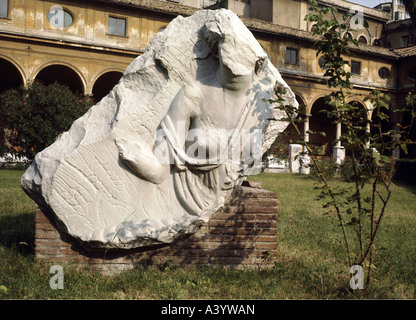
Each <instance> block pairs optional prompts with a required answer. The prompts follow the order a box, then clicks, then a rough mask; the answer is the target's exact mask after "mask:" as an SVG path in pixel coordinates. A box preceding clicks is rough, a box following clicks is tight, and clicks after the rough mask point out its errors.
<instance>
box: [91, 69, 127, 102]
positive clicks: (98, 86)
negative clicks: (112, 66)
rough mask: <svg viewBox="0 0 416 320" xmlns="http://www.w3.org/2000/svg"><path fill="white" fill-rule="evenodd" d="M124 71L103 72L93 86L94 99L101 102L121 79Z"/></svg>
mask: <svg viewBox="0 0 416 320" xmlns="http://www.w3.org/2000/svg"><path fill="white" fill-rule="evenodd" d="M122 75H123V73H122V72H119V71H110V72H107V73H104V74H102V75H101V76H100V77H99V78H98V79H97V80H96V81H95V83H94V87H93V88H92V94H93V99H94V101H95V102H99V101H100V100H101V99H102V98H104V97H105V96H106V95H107V94H108V93H109V92H110V91H111V89H113V88H114V86H115V85H116V84H117V83H118V82H119V81H120V78H121V77H122Z"/></svg>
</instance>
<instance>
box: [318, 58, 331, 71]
mask: <svg viewBox="0 0 416 320" xmlns="http://www.w3.org/2000/svg"><path fill="white" fill-rule="evenodd" d="M325 63H326V60H325V58H324V57H320V58H319V60H318V64H319V66H320V67H321V69H322V70H327V69H328V68H329V67H328V66H327V65H326V64H325Z"/></svg>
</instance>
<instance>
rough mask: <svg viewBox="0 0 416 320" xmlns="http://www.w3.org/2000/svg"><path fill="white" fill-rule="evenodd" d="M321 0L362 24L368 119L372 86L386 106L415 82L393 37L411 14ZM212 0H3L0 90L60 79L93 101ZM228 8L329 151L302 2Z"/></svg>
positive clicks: (242, 2) (319, 78)
mask: <svg viewBox="0 0 416 320" xmlns="http://www.w3.org/2000/svg"><path fill="white" fill-rule="evenodd" d="M318 2H319V3H320V4H321V5H333V6H335V7H336V8H337V9H338V16H336V18H337V19H340V18H341V15H342V14H343V13H345V12H354V13H357V14H362V16H363V17H364V19H365V20H366V21H367V22H368V27H362V28H356V29H355V30H353V31H352V35H353V37H354V38H355V39H357V40H358V41H359V42H360V45H359V47H356V48H352V49H351V51H352V53H353V56H351V57H347V59H349V60H350V61H351V64H352V65H353V70H351V71H352V72H353V76H352V83H353V85H354V89H353V93H354V94H355V98H354V100H356V101H357V102H358V103H359V104H360V105H361V106H362V107H363V112H364V113H365V115H366V117H368V118H369V119H371V116H372V111H371V110H372V106H371V105H369V103H368V102H365V101H364V97H365V96H366V95H367V94H368V93H369V92H371V90H373V89H378V90H380V91H382V92H385V93H389V94H390V95H391V96H392V105H400V104H403V101H404V98H405V96H406V94H407V92H408V91H409V90H412V89H414V87H415V79H416V59H415V54H416V51H415V49H414V47H412V46H409V43H405V42H404V40H403V41H402V42H400V41H397V37H404V36H406V35H408V34H409V30H410V28H409V20H406V19H405V20H398V21H396V20H395V18H397V17H398V18H405V17H404V16H403V15H398V14H396V13H395V12H397V11H398V9H397V8H392V7H390V11H388V10H386V9H385V8H384V9H383V8H382V7H380V8H379V9H374V8H367V7H360V6H356V5H353V4H352V3H350V2H347V1H341V0H320V1H318ZM217 6H218V3H217V1H210V0H175V1H169V0H153V1H150V0H91V1H76V0H75V1H63V0H56V1H43V0H0V70H1V73H2V75H3V76H2V77H1V78H0V91H3V90H5V89H8V88H10V87H15V86H19V85H28V84H30V83H31V82H32V81H34V80H40V81H43V82H44V83H51V82H54V81H58V82H62V83H65V84H67V85H68V86H69V87H70V88H71V89H72V90H74V91H78V92H80V93H83V94H86V95H91V96H92V97H93V98H94V99H95V100H96V101H98V100H100V99H101V98H102V97H103V96H105V95H106V94H107V93H108V92H109V90H110V89H111V88H112V87H113V86H114V85H115V84H116V83H117V82H118V80H119V79H120V77H121V76H122V73H123V71H124V70H125V68H126V67H127V66H128V65H129V63H130V62H131V61H133V59H134V58H136V57H137V56H138V55H140V54H141V53H142V52H143V51H144V49H145V48H146V45H147V44H148V43H149V41H150V40H151V39H152V38H153V36H154V35H155V34H156V33H157V32H158V31H159V30H160V29H162V28H163V27H164V26H166V25H167V24H168V23H169V21H171V20H172V19H173V18H175V17H176V16H178V15H182V16H189V15H191V14H192V13H193V12H195V11H196V10H199V9H201V8H216V7H217ZM228 8H229V9H230V10H232V11H234V12H235V13H237V14H238V15H240V17H241V19H242V20H243V22H244V23H245V24H246V25H247V27H248V28H249V29H250V30H251V31H252V32H253V34H254V35H255V37H256V38H257V39H258V41H259V42H260V44H261V45H262V46H263V48H264V49H265V50H266V51H267V52H268V54H269V56H270V59H271V61H272V62H273V64H274V65H275V66H276V67H277V69H278V70H279V71H280V72H281V74H282V76H283V78H284V79H285V80H286V82H287V83H288V84H289V86H290V87H291V88H292V89H293V91H294V92H295V93H296V96H297V99H298V101H299V102H300V103H301V104H302V105H304V106H305V114H306V120H307V121H306V123H305V124H304V126H303V128H302V130H304V134H305V136H306V137H307V131H308V129H309V130H312V131H325V132H326V133H327V136H326V137H320V138H317V137H310V141H311V142H312V143H316V144H321V145H322V144H323V145H327V146H328V148H327V154H328V155H331V154H332V153H333V150H332V142H333V141H334V140H335V139H336V138H337V137H338V136H339V135H340V132H341V130H342V128H340V127H338V128H337V127H336V126H334V125H333V124H331V123H330V121H329V120H328V119H325V118H323V117H322V115H321V113H319V110H321V109H322V108H325V102H324V99H323V97H324V96H325V95H327V94H328V93H329V89H328V88H327V86H326V83H325V79H324V77H323V73H324V70H323V69H322V68H321V63H320V57H319V56H317V55H316V47H315V46H314V43H315V40H316V39H314V38H313V37H312V36H311V30H312V29H313V27H314V26H313V25H311V24H310V23H308V22H306V21H305V20H304V16H305V15H306V14H307V13H308V8H309V4H308V0H255V1H253V0H251V1H250V0H229V1H228ZM392 9H393V10H392ZM406 32H407V33H406ZM403 39H404V38H403ZM412 72H413V73H412ZM402 121H405V120H404V119H403V115H400V114H395V118H394V119H393V122H395V123H397V122H402Z"/></svg>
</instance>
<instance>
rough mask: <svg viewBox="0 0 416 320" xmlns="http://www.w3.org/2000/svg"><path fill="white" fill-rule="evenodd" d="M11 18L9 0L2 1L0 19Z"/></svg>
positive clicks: (0, 0)
mask: <svg viewBox="0 0 416 320" xmlns="http://www.w3.org/2000/svg"><path fill="white" fill-rule="evenodd" d="M8 16H9V0H0V18H7V17H8Z"/></svg>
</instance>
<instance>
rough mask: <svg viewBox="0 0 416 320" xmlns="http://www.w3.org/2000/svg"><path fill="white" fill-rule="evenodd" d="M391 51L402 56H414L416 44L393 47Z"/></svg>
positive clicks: (415, 54)
mask: <svg viewBox="0 0 416 320" xmlns="http://www.w3.org/2000/svg"><path fill="white" fill-rule="evenodd" d="M391 51H392V52H393V53H395V54H396V55H398V56H399V57H400V58H407V57H412V56H416V45H414V44H413V45H410V46H407V47H403V48H398V49H392V50H391Z"/></svg>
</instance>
